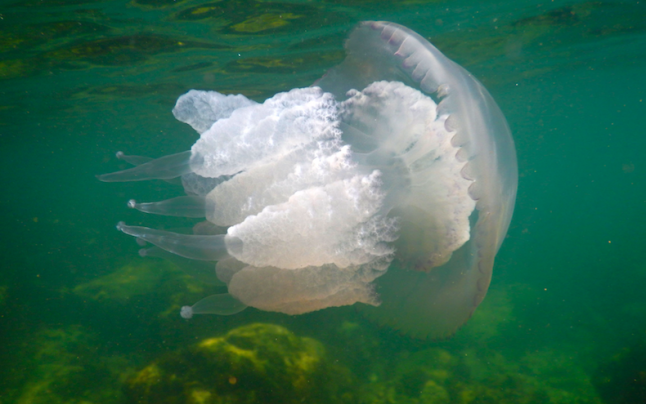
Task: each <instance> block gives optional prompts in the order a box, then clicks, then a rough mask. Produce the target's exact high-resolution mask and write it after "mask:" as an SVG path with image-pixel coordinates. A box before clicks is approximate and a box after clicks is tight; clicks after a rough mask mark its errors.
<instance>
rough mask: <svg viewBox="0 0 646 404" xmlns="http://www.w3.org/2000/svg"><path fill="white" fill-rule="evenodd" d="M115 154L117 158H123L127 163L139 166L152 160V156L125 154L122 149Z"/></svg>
mask: <svg viewBox="0 0 646 404" xmlns="http://www.w3.org/2000/svg"><path fill="white" fill-rule="evenodd" d="M116 156H117V158H118V159H119V160H123V161H125V162H126V163H128V164H132V165H133V166H140V165H142V164H146V163H148V162H150V161H153V160H154V158H152V157H147V156H131V155H128V154H125V153H124V152H122V151H118V152H117V154H116Z"/></svg>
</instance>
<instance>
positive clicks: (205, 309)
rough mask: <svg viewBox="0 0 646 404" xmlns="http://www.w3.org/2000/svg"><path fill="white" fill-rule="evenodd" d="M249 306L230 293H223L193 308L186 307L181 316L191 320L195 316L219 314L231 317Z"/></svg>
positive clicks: (205, 299) (207, 298) (210, 297)
mask: <svg viewBox="0 0 646 404" xmlns="http://www.w3.org/2000/svg"><path fill="white" fill-rule="evenodd" d="M246 308H247V305H245V304H244V303H242V302H241V301H240V300H238V299H236V298H235V297H233V296H231V295H230V294H228V293H221V294H217V295H211V296H208V297H205V298H204V299H202V300H200V301H199V302H197V303H195V304H194V305H192V306H184V307H182V310H181V311H180V315H181V316H182V317H183V318H185V319H189V318H191V317H193V314H218V315H221V316H229V315H231V314H236V313H240V312H241V311H242V310H244V309H246Z"/></svg>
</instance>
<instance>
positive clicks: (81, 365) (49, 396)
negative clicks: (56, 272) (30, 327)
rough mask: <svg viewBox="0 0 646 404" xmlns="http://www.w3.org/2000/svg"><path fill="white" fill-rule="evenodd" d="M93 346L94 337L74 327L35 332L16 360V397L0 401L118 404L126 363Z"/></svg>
mask: <svg viewBox="0 0 646 404" xmlns="http://www.w3.org/2000/svg"><path fill="white" fill-rule="evenodd" d="M98 346H99V345H98V339H97V337H96V336H95V335H93V334H92V333H90V332H88V331H87V330H86V329H84V328H82V327H80V326H69V327H63V328H52V329H45V330H42V331H40V332H38V333H37V334H35V335H34V336H33V337H31V338H30V339H29V340H28V341H26V347H25V348H24V352H21V355H19V356H20V357H21V358H22V360H21V364H20V367H19V368H20V369H21V370H22V371H23V372H24V374H23V377H24V378H23V380H22V386H21V388H20V390H19V392H18V394H16V395H15V396H12V397H4V398H6V399H7V400H8V401H2V399H0V402H3V403H4V402H7V403H8V402H12V403H17V404H41V403H42V404H59V403H60V404H63V403H66V404H77V403H78V404H91V403H96V404H99V403H100V404H110V403H118V402H119V401H120V398H121V388H120V386H121V383H122V382H123V381H122V378H123V377H124V376H125V375H126V374H127V373H128V371H129V366H130V365H129V360H128V358H126V357H124V356H119V355H113V354H111V353H108V352H101V350H99V349H98V348H97V347H98Z"/></svg>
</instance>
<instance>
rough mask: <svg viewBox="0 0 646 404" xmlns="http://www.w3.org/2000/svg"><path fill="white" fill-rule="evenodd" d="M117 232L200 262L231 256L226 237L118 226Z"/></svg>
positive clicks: (120, 223)
mask: <svg viewBox="0 0 646 404" xmlns="http://www.w3.org/2000/svg"><path fill="white" fill-rule="evenodd" d="M117 230H120V231H122V232H124V233H126V234H129V235H131V236H134V237H138V238H140V239H143V240H145V241H147V242H149V243H151V244H154V245H156V246H157V247H159V248H162V249H164V250H166V251H169V252H172V253H173V254H177V255H179V256H182V257H185V258H190V259H194V260H200V261H218V260H221V259H224V258H227V257H228V256H229V253H228V252H227V245H226V244H225V237H226V236H225V235H223V234H219V235H215V236H196V235H188V234H179V233H173V232H170V231H163V230H157V229H151V228H149V227H141V226H127V225H126V224H125V223H123V222H119V224H117Z"/></svg>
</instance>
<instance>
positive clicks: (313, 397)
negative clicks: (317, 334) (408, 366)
mask: <svg viewBox="0 0 646 404" xmlns="http://www.w3.org/2000/svg"><path fill="white" fill-rule="evenodd" d="M349 379H350V376H349V372H347V370H345V369H344V368H342V367H340V366H338V365H335V364H331V363H328V361H327V359H326V353H325V349H324V348H323V346H322V345H321V344H320V343H319V342H317V341H315V340H313V339H310V338H305V337H298V336H296V335H295V334H293V333H292V332H291V331H289V330H287V329H285V328H283V327H280V326H277V325H271V324H251V325H246V326H243V327H240V328H237V329H234V330H232V331H230V332H228V333H227V334H226V335H224V336H222V337H216V338H209V339H205V340H203V341H200V342H199V343H197V344H195V345H194V346H192V347H189V348H187V349H185V350H182V351H179V352H177V353H173V354H170V355H168V356H166V357H165V358H162V359H160V360H157V361H155V362H153V363H151V364H150V365H148V366H147V367H145V368H144V369H142V370H141V371H139V372H138V373H137V374H136V375H135V376H134V377H132V378H131V379H130V380H128V381H127V383H126V395H127V397H128V402H130V403H156V404H164V403H231V404H234V403H282V404H288V403H341V402H353V401H352V400H351V394H349V393H348V392H347V391H346V387H347V385H348V382H349Z"/></svg>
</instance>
